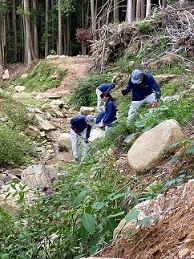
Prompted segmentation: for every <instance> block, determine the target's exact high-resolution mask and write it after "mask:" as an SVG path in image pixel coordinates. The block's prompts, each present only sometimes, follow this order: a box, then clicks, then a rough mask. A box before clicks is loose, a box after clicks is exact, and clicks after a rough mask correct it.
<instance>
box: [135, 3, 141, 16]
mask: <svg viewBox="0 0 194 259" xmlns="http://www.w3.org/2000/svg"><path fill="white" fill-rule="evenodd" d="M140 17H142V16H141V0H137V4H136V19H138V18H140Z"/></svg>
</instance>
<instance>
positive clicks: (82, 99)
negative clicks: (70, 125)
mask: <svg viewBox="0 0 194 259" xmlns="http://www.w3.org/2000/svg"><path fill="white" fill-rule="evenodd" d="M111 80H112V73H107V74H101V75H97V74H92V75H90V76H88V77H87V78H86V79H85V80H84V81H82V82H80V83H79V84H78V86H77V87H76V88H75V91H74V94H73V95H72V97H71V98H70V103H71V104H73V105H75V108H76V109H78V110H79V109H80V107H81V106H96V98H97V97H96V87H97V86H98V85H99V84H102V83H105V82H108V83H109V82H111Z"/></svg>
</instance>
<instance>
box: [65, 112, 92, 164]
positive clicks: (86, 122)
mask: <svg viewBox="0 0 194 259" xmlns="http://www.w3.org/2000/svg"><path fill="white" fill-rule="evenodd" d="M94 123H95V121H94V117H93V116H92V115H87V116H86V115H78V116H76V117H74V118H72V119H71V120H70V124H71V129H70V134H71V143H72V153H73V157H74V159H75V161H78V145H77V142H78V137H79V136H81V137H82V147H83V149H82V159H83V158H84V157H85V154H86V152H87V144H88V139H89V137H90V131H91V128H92V126H93V125H94Z"/></svg>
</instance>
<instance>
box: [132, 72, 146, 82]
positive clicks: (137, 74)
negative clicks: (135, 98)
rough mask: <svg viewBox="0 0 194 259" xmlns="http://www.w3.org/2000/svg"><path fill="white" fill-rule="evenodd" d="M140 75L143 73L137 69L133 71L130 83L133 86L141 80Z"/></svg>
mask: <svg viewBox="0 0 194 259" xmlns="http://www.w3.org/2000/svg"><path fill="white" fill-rule="evenodd" d="M142 74H143V72H142V71H141V70H139V69H135V70H133V72H132V74H131V82H132V83H133V84H138V83H139V81H140V80H141V79H142V77H141V76H142Z"/></svg>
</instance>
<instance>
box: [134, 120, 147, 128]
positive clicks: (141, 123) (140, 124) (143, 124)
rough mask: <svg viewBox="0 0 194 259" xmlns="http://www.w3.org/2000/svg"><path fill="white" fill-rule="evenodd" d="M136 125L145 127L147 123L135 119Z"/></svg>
mask: <svg viewBox="0 0 194 259" xmlns="http://www.w3.org/2000/svg"><path fill="white" fill-rule="evenodd" d="M135 126H136V127H137V128H143V127H145V123H144V122H143V121H135Z"/></svg>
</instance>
